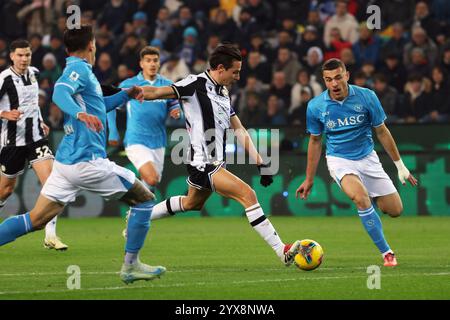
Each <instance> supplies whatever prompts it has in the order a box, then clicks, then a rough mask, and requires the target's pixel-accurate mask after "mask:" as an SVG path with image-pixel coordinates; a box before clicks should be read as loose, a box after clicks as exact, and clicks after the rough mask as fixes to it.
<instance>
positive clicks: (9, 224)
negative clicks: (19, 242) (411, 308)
mask: <svg viewBox="0 0 450 320" xmlns="http://www.w3.org/2000/svg"><path fill="white" fill-rule="evenodd" d="M32 231H33V227H32V225H31V219H30V213H29V212H27V213H25V214H21V215H18V216H13V217H9V218H8V219H6V220H5V221H3V222H2V224H0V246H3V245H5V244H7V243H9V242H11V241H14V240H16V238H18V237H20V236H23V235H24V234H27V233H29V232H32Z"/></svg>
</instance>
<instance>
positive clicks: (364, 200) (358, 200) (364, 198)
mask: <svg viewBox="0 0 450 320" xmlns="http://www.w3.org/2000/svg"><path fill="white" fill-rule="evenodd" d="M351 199H352V201H353V203H354V204H355V205H356V206H357V207H358V208H359V209H367V208H369V207H370V205H371V202H370V198H369V196H368V195H367V194H355V195H353V196H352V197H351Z"/></svg>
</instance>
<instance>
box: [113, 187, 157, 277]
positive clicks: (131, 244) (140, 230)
mask: <svg viewBox="0 0 450 320" xmlns="http://www.w3.org/2000/svg"><path fill="white" fill-rule="evenodd" d="M120 200H122V201H124V202H125V203H127V204H129V205H130V216H129V218H128V224H127V240H126V245H125V259H124V264H123V265H122V270H121V272H120V277H121V279H122V281H124V282H125V283H127V284H128V283H132V282H134V281H136V280H152V279H154V278H156V277H160V276H161V275H162V274H163V273H164V272H165V271H166V268H164V267H161V266H157V267H153V266H149V265H146V264H143V263H142V262H140V260H139V251H140V250H141V248H142V247H143V245H144V241H145V238H146V236H147V233H148V230H149V229H150V216H151V214H152V209H153V200H154V195H153V194H152V193H151V192H150V190H148V189H147V188H146V187H145V186H144V185H143V183H142V182H141V181H139V180H138V179H136V180H135V182H134V184H133V186H132V187H131V188H130V189H129V191H128V192H127V193H126V194H125V195H124V196H123V197H122V198H121V199H120Z"/></svg>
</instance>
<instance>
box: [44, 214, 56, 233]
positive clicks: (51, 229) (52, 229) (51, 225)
mask: <svg viewBox="0 0 450 320" xmlns="http://www.w3.org/2000/svg"><path fill="white" fill-rule="evenodd" d="M57 217H58V216H55V217H54V218H53V219H52V220H50V221H49V222H48V223H47V225H46V226H45V237H46V238H54V237H56V220H57Z"/></svg>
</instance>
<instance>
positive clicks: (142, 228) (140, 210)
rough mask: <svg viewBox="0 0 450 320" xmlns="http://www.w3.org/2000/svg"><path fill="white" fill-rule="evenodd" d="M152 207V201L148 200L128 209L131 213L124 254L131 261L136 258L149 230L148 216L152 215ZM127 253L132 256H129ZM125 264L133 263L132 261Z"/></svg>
mask: <svg viewBox="0 0 450 320" xmlns="http://www.w3.org/2000/svg"><path fill="white" fill-rule="evenodd" d="M153 205H154V202H153V200H150V201H147V202H144V203H140V204H138V205H136V206H133V207H131V208H130V210H131V213H130V217H129V218H128V228H127V242H126V245H125V252H126V253H127V255H128V256H129V257H132V258H133V259H134V258H137V253H138V252H139V250H141V248H142V246H143V245H144V241H145V237H146V236H147V232H148V230H149V229H150V216H151V215H152V209H153ZM129 253H131V254H132V255H129ZM133 254H134V255H133ZM125 260H127V259H125ZM126 262H128V263H133V262H134V261H126Z"/></svg>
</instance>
